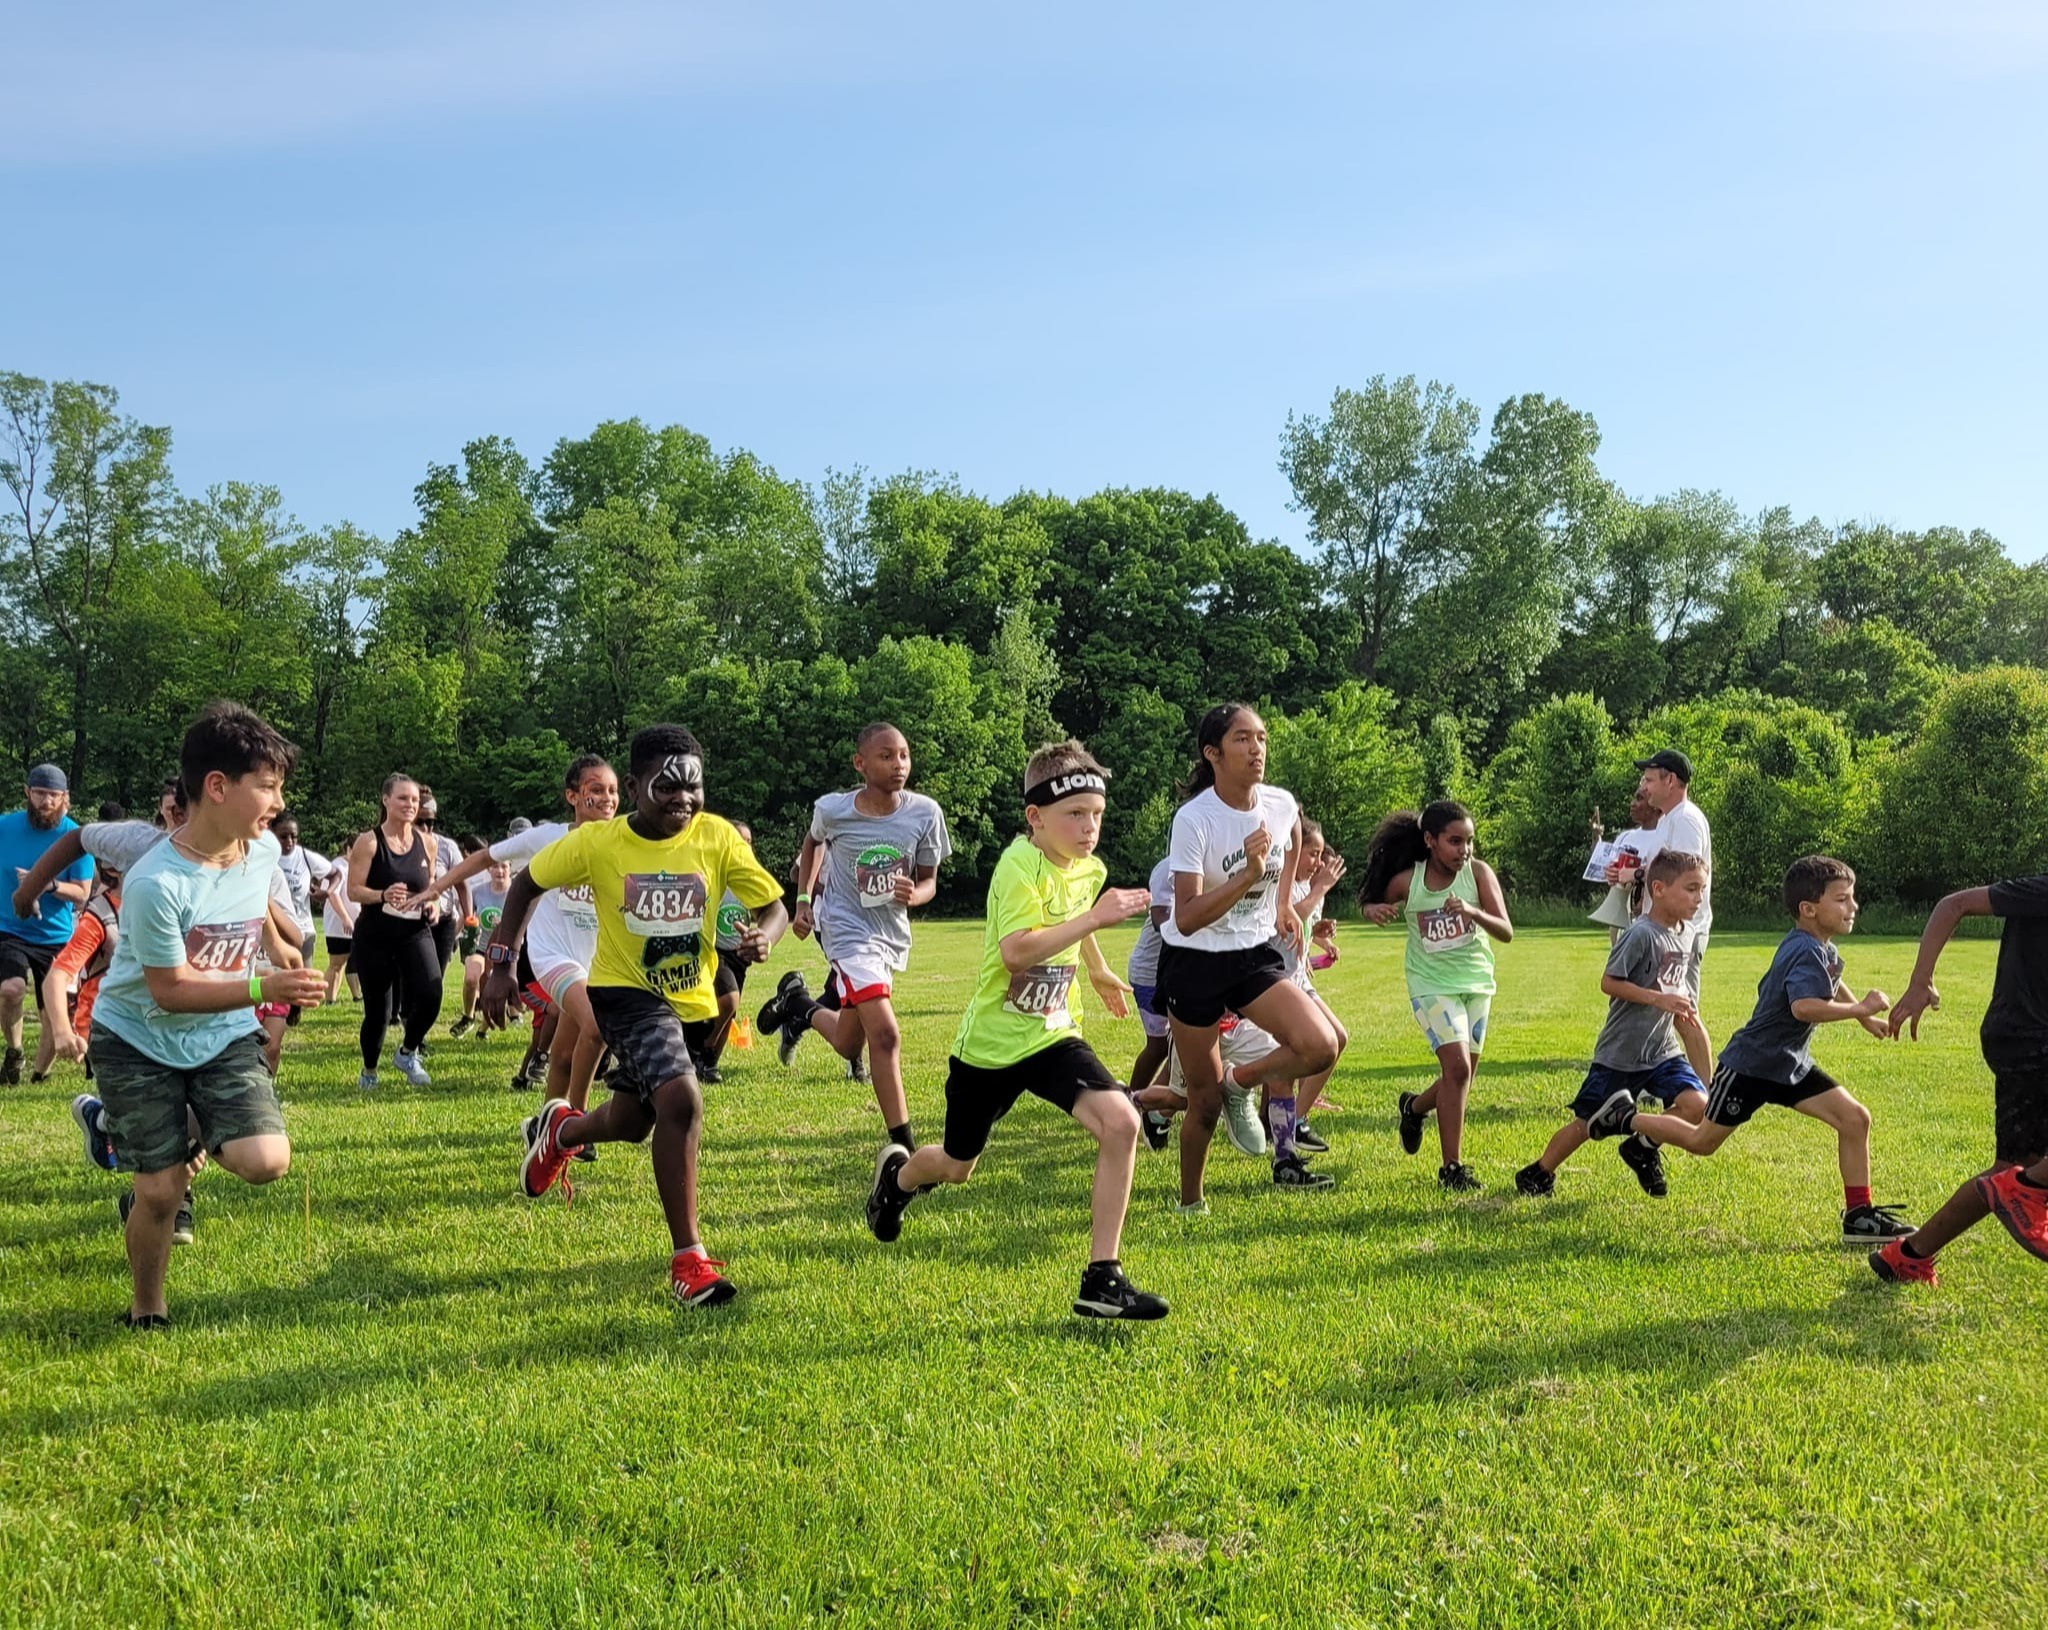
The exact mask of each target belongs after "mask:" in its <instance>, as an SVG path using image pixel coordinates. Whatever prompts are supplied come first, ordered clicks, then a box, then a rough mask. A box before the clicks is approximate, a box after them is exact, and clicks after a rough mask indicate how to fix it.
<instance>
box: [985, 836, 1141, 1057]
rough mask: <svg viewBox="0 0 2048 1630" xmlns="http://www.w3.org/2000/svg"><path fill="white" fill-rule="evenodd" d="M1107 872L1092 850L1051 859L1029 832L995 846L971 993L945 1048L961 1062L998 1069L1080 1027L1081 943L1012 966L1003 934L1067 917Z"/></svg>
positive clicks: (1085, 905)
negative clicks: (997, 853)
mask: <svg viewBox="0 0 2048 1630" xmlns="http://www.w3.org/2000/svg"><path fill="white" fill-rule="evenodd" d="M1108 876H1109V870H1108V868H1107V867H1105V866H1104V865H1103V864H1102V862H1101V861H1099V860H1097V859H1096V858H1095V857H1094V856H1093V855H1090V856H1089V857H1088V858H1087V859H1085V860H1076V861H1074V862H1072V863H1071V864H1070V865H1067V866H1064V867H1061V866H1055V865H1054V864H1053V863H1052V861H1051V860H1050V859H1049V858H1048V857H1047V856H1046V855H1045V853H1044V852H1043V851H1042V850H1040V849H1039V848H1038V847H1037V846H1036V845H1035V844H1033V843H1032V841H1031V840H1030V839H1029V838H1019V839H1017V840H1016V841H1015V842H1014V843H1012V844H1011V845H1010V847H1009V848H1007V849H1005V850H1004V851H1003V857H1002V859H1000V860H998V861H997V862H996V871H995V876H993V877H992V878H990V879H989V884H988V926H987V927H986V929H984V930H983V933H982V940H981V972H980V974H979V976H978V977H977V979H976V982H975V987H974V999H973V1000H972V1001H971V1002H969V1003H968V1005H967V1012H966V1013H965V1014H964V1015H963V1016H962V1018H961V1020H960V1029H959V1030H958V1032H957V1033H955V1035H954V1037H953V1056H954V1057H955V1058H957V1059H959V1060H960V1062H961V1063H963V1064H973V1065H977V1066H979V1067H980V1068H982V1069H985V1070H999V1069H1002V1068H1004V1067H1005V1066H1006V1065H1010V1064H1018V1063H1021V1062H1023V1060H1025V1059H1027V1058H1029V1057H1030V1056H1031V1055H1032V1054H1033V1053H1039V1052H1043V1051H1044V1050H1045V1049H1046V1048H1048V1047H1050V1046H1051V1045H1052V1044H1053V1043H1054V1042H1056V1041H1064V1040H1065V1039H1066V1038H1067V1037H1069V1036H1078V1035H1080V1033H1081V1009H1080V992H1079V991H1078V990H1077V989H1075V986H1076V985H1077V983H1078V982H1079V981H1078V976H1079V974H1080V967H1081V947H1080V946H1079V945H1078V944H1075V945H1070V946H1068V947H1067V948H1066V949H1065V950H1064V951H1062V952H1060V954H1059V955H1058V956H1054V957H1048V958H1047V959H1046V960H1045V961H1044V962H1043V963H1041V964H1040V965H1038V966H1037V967H1034V968H1026V969H1024V970H1023V971H1022V972H1021V973H1014V974H1013V973H1011V972H1010V970H1009V969H1008V968H1006V967H1004V966H1003V941H1004V940H1005V939H1007V938H1008V937H1009V936H1010V935H1012V934H1021V933H1028V932H1029V931H1030V930H1032V929H1035V928H1052V927H1055V926H1057V925H1058V924H1060V923H1069V922H1072V921H1073V920H1074V919H1075V918H1076V917H1078V916H1080V915H1081V914H1082V913H1084V912H1085V911H1087V910H1088V909H1089V907H1091V906H1093V905H1094V904H1095V898H1096V896H1097V895H1099V894H1100V893H1101V892H1102V884H1103V881H1104V879H1106V878H1107V877H1108Z"/></svg>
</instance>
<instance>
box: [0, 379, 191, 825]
mask: <svg viewBox="0 0 2048 1630" xmlns="http://www.w3.org/2000/svg"><path fill="white" fill-rule="evenodd" d="M170 450H171V433H170V431H169V430H166V429H162V428H158V427H152V426H148V425H141V424H137V423H136V422H135V421H134V420H133V419H130V418H127V417H124V416H123V415H122V414H121V412H120V396H119V395H118V393H116V392H115V391H113V390H112V389H110V388H109V387H107V386H105V385H90V384H77V383H69V382H65V381H61V380H60V381H58V382H56V383H54V384H51V383H46V382H45V381H43V380H40V379H31V378H29V377H28V376H27V375H26V374H15V373H6V374H0V485H4V486H5V487H6V489H7V494H8V498H9V500H10V502H9V504H8V507H7V510H6V514H5V516H4V519H0V568H4V570H5V572H6V575H7V581H8V584H9V587H10V588H11V589H12V590H13V592H14V593H15V594H16V596H17V597H18V601H19V603H21V604H23V605H24V606H26V607H28V608H29V609H30V612H31V615H32V616H33V618H34V620H35V622H36V623H37V624H39V625H40V628H41V630H43V631H46V632H47V635H48V638H49V642H50V647H51V649H52V652H53V654H54V656H55V657H56V659H57V660H58V661H59V662H60V663H61V664H62V667H63V670H64V673H65V676H66V678H67V679H68V680H69V686H68V691H69V694H68V696H67V698H66V701H67V704H68V712H69V715H70V730H71V741H70V748H69V754H68V757H69V761H70V771H69V773H70V777H71V780H72V781H73V783H75V784H76V785H79V786H81V787H83V786H84V785H85V784H86V780H87V772H88V769H89V767H90V764H91V757H92V741H91V731H90V721H91V719H92V714H93V696H94V693H95V691H96V690H97V689H98V687H99V685H100V683H101V681H102V678H103V676H104V673H105V671H106V670H107V668H108V667H109V666H113V665H118V664H119V663H120V662H121V661H123V660H125V654H124V653H123V652H121V651H120V649H119V648H118V647H113V646H109V645H108V644H107V641H106V630H107V627H108V624H109V621H110V619H109V616H108V613H109V611H110V609H111V608H112V607H113V605H114V604H115V602H116V598H117V596H118V595H119V594H120V592H121V590H122V589H123V588H124V587H125V585H126V579H127V576H128V573H129V570H130V557H131V556H132V555H133V553H134V552H135V550H136V549H137V547H138V546H139V545H140V544H141V543H142V542H144V541H145V540H147V539H148V538H150V537H152V536H154V535H155V534H156V532H157V531H158V530H159V529H160V527H161V525H162V522H163V511H164V506H165V505H166V503H167V502H168V500H169V497H170V490H171V475H170Z"/></svg>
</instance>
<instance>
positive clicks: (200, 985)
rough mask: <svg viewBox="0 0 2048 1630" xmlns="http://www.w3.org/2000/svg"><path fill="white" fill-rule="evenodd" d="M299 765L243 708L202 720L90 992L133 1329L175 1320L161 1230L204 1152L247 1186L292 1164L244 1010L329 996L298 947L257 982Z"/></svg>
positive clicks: (131, 878) (312, 1002)
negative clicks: (164, 830) (288, 788)
mask: <svg viewBox="0 0 2048 1630" xmlns="http://www.w3.org/2000/svg"><path fill="white" fill-rule="evenodd" d="M297 756H298V754H297V749H296V748H294V747H293V746H292V744H291V743H290V742H288V741H286V740H285V739H284V737H283V736H281V735H279V734H278V733H277V732H276V731H275V730H273V729H272V728H271V727H270V726H269V725H267V724H265V723H264V722H263V721H262V720H261V719H259V718H258V717H257V716H256V715H255V714H254V713H251V712H250V711H249V710H248V709H247V708H243V707H237V706H235V705H234V704H232V703H228V702H218V703H215V704H214V705H213V706H212V707H210V708H208V709H207V710H206V712H205V713H203V714H201V715H200V717H199V719H198V721H197V722H196V723H195V724H194V725H193V726H192V728H191V729H190V730H188V731H186V732H185V742H184V746H183V749H182V750H181V752H180V755H179V764H180V774H181V779H182V780H183V781H184V784H185V787H186V790H187V792H188V794H189V795H190V814H189V816H188V818H187V820H186V823H185V825H184V826H183V827H182V828H181V829H180V830H178V831H176V832H173V833H172V834H171V835H170V836H169V838H168V839H167V840H166V841H165V842H163V843H160V844H158V845H157V846H156V848H154V849H152V850H151V851H150V852H149V853H148V854H147V855H145V856H144V857H143V858H142V859H141V860H140V861H139V862H137V863H136V866H135V868H134V870H133V871H131V872H130V873H129V874H128V876H127V879H126V882H125V886H124V889H123V893H122V897H121V917H120V926H121V943H120V946H119V948H118V949H117V950H116V951H115V953H114V962H113V966H112V967H110V968H109V969H108V970H107V976H106V979H105V981H104V983H103V984H102V985H101V987H100V999H99V1005H98V1007H97V1008H96V1009H95V1010H94V1015H93V1017H94V1024H93V1036H92V1043H91V1058H92V1065H93V1073H94V1076H95V1078H96V1079H97V1080H98V1082H99V1088H100V1098H101V1102H102V1104H103V1105H104V1113H105V1126H106V1131H107V1134H108V1136H109V1137H110V1138H111V1140H112V1142H113V1146H114V1153H115V1155H116V1157H117V1159H118V1160H119V1162H120V1164H121V1165H122V1166H123V1167H125V1168H126V1169H127V1170H129V1171H132V1172H134V1173H135V1174H136V1175H135V1202H134V1206H133V1209H132V1210H130V1212H129V1214H128V1224H127V1236H128V1267H129V1272H130V1274H131V1275H132V1277H133V1279H134V1297H133V1300H132V1301H131V1303H130V1305H129V1309H128V1313H127V1323H128V1325H129V1326H130V1327H131V1328H133V1329H139V1330H159V1329H162V1328H164V1327H165V1326H167V1325H168V1324H169V1323H170V1316H169V1314H168V1313H167V1312H166V1311H165V1303H164V1275H165V1271H166V1269H167V1268H168V1266H169V1262H170V1254H171V1230H172V1224H173V1221H174V1219H175V1217H176V1215H177V1210H178V1206H179V1203H180V1201H182V1200H183V1198H184V1195H185V1181H186V1178H187V1176H188V1175H189V1171H190V1167H191V1163H192V1161H193V1160H194V1158H195V1157H196V1155H197V1153H198V1150H199V1149H204V1150H205V1151H207V1152H208V1153H210V1154H211V1155H212V1157H213V1158H214V1159H215V1160H216V1161H218V1162H219V1163H220V1164H221V1165H222V1166H223V1167H225V1168H226V1169H227V1170H228V1171H231V1172H233V1173H234V1174H235V1175H236V1176H237V1177H240V1178H242V1179H243V1180H244V1181H246V1182H250V1183H269V1182H273V1181H275V1180H276V1179H277V1178H280V1177H282V1176H283V1175H284V1173H285V1170H286V1168H287V1167H289V1166H290V1164H291V1141H290V1140H289V1139H288V1138H287V1137H286V1136H285V1130H284V1117H283V1116H282V1115H281V1114H280V1113H279V1111H278V1106H277V1094H276V1092H275V1091H274V1090H273V1089H272V1086H271V1079H270V1071H269V1069H268V1067H267V1066H266V1065H265V1063H264V1056H263V1032H262V1031H261V1030H260V1029H258V1028H257V1026H256V1022H255V1016H254V1013H253V1011H252V1010H253V1009H254V1008H256V1007H259V1006H261V1005H262V1004H263V1003H265V1002H282V1003H296V1004H297V1005H298V1006H300V1007H317V1006H318V1005H319V1003H320V999H321V997H322V996H323V995H324V994H325V993H326V981H325V979H324V978H322V976H321V975H320V974H319V973H318V972H317V971H315V970H313V969H310V968H306V967H303V966H301V965H300V958H299V948H298V947H297V946H296V945H285V944H281V943H274V944H271V945H270V946H269V955H270V956H271V959H272V960H273V961H274V962H275V963H276V964H277V966H276V968H275V969H274V971H272V972H270V973H267V974H264V975H262V976H261V977H260V978H259V977H257V976H256V975H255V971H254V970H255V963H256V957H257V953H258V951H259V949H262V948H264V947H265V944H266V939H265V936H266V934H267V933H269V920H268V910H269V901H270V879H271V875H272V874H273V873H274V872H275V871H276V870H277V855H278V845H277V840H276V839H275V838H273V837H272V836H271V835H270V833H269V832H268V831H267V830H266V828H267V827H268V825H269V823H270V821H271V820H273V819H274V818H275V817H276V816H277V814H278V812H279V811H280V810H282V809H283V808H284V778H285V775H286V773H287V772H288V771H289V770H290V768H291V766H292V763H293V761H294V760H295V759H296V758H297ZM271 938H272V940H274V939H275V936H274V935H271ZM195 1129H196V1142H197V1148H195V1147H194V1142H195Z"/></svg>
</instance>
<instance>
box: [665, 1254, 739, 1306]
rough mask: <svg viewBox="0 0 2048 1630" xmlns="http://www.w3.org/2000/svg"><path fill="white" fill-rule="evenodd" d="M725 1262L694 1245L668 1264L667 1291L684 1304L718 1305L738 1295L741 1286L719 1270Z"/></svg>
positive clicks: (676, 1255)
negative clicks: (707, 1254) (706, 1253)
mask: <svg viewBox="0 0 2048 1630" xmlns="http://www.w3.org/2000/svg"><path fill="white" fill-rule="evenodd" d="M724 1266H725V1264H724V1263H723V1262H720V1261H719V1260H718V1259H717V1258H716V1257H709V1256H706V1255H705V1254H704V1247H703V1246H701V1245H693V1246H691V1247H690V1248H689V1249H688V1250H687V1251H678V1252H676V1254H675V1257H674V1259H673V1260H672V1261H671V1262H670V1263H669V1265H668V1293H669V1294H670V1295H671V1296H673V1297H674V1298H675V1299H676V1300H677V1301H678V1302H681V1303H682V1304H683V1306H684V1307H716V1306H718V1304H719V1303H720V1302H729V1301H731V1300H732V1299H733V1298H734V1297H735V1296H737V1295H739V1293H740V1292H739V1287H738V1286H737V1285H735V1284H734V1283H733V1282H732V1281H731V1280H730V1279H728V1278H726V1277H725V1275H724V1274H722V1273H720V1272H719V1271H718V1270H719V1269H720V1268H722V1267H724Z"/></svg>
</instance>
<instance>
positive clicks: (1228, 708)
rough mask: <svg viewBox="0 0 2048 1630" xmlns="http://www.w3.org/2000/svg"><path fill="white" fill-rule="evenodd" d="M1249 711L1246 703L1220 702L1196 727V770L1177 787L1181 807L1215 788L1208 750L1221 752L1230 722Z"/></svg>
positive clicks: (1228, 732)
mask: <svg viewBox="0 0 2048 1630" xmlns="http://www.w3.org/2000/svg"><path fill="white" fill-rule="evenodd" d="M1250 711H1251V709H1250V705H1249V704H1248V703H1245V702H1219V703H1217V704H1216V706H1214V707H1212V708H1211V709H1209V711H1208V712H1207V713H1205V714H1203V715H1202V722H1201V723H1200V724H1198V725H1196V726H1195V767H1194V768H1193V769H1192V770H1190V771H1189V772H1188V778H1187V779H1186V780H1185V781H1183V782H1182V783H1181V784H1180V800H1181V802H1182V803H1186V802H1187V801H1188V800H1189V799H1190V798H1192V797H1194V796H1195V795H1196V794H1197V793H1201V792H1206V791H1208V790H1209V788H1211V787H1213V786H1215V785H1216V766H1215V765H1213V764H1211V763H1210V762H1209V753H1208V749H1209V748H1211V747H1214V748H1217V749H1219V750H1220V749H1221V748H1222V746H1223V738H1224V737H1225V736H1227V735H1229V734H1230V722H1231V720H1233V719H1235V718H1236V717H1237V716H1238V715H1239V714H1240V713H1248V712H1250Z"/></svg>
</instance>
